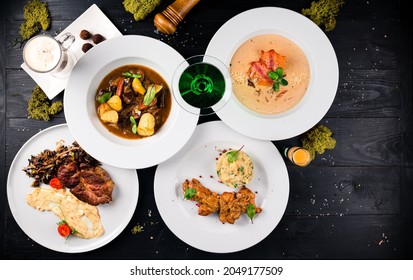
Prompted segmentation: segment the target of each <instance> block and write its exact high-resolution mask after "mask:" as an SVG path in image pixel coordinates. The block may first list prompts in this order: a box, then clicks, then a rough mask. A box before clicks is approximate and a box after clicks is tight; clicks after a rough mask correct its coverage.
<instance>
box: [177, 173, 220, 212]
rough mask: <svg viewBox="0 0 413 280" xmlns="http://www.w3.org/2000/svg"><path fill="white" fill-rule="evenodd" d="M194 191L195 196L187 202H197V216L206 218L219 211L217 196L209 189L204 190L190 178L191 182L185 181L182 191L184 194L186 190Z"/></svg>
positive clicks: (196, 181) (197, 182) (195, 180)
mask: <svg viewBox="0 0 413 280" xmlns="http://www.w3.org/2000/svg"><path fill="white" fill-rule="evenodd" d="M191 188H192V189H195V190H196V192H195V195H194V196H193V197H191V198H189V200H193V201H196V202H198V206H199V208H198V214H199V215H201V216H208V215H209V214H211V213H214V212H217V211H218V210H219V196H218V195H217V193H216V192H211V190H210V189H208V188H205V187H204V186H203V185H202V184H201V183H200V182H199V181H198V180H197V179H195V178H192V180H191V181H189V180H185V182H184V183H183V184H182V190H183V192H184V193H185V191H186V190H187V189H191Z"/></svg>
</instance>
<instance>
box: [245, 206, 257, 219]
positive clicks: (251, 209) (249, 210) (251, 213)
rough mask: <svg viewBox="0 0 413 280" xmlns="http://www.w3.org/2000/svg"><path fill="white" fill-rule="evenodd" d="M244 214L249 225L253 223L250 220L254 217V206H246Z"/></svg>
mask: <svg viewBox="0 0 413 280" xmlns="http://www.w3.org/2000/svg"><path fill="white" fill-rule="evenodd" d="M246 213H247V216H248V218H250V220H251V223H254V222H253V221H252V219H253V218H254V216H255V206H254V205H253V204H251V203H250V204H248V206H247V210H246Z"/></svg>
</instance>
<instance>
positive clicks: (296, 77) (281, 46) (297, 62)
mask: <svg viewBox="0 0 413 280" xmlns="http://www.w3.org/2000/svg"><path fill="white" fill-rule="evenodd" d="M269 51H275V52H276V53H277V55H278V54H279V55H280V56H282V57H283V59H284V60H285V64H284V65H283V66H284V67H283V74H284V75H285V76H284V79H285V80H287V81H288V85H286V86H280V88H279V90H278V91H275V90H274V89H273V87H272V84H270V85H268V84H266V85H263V84H262V83H259V82H256V81H255V80H254V79H252V77H251V74H250V67H251V65H252V63H254V62H259V61H260V59H261V57H262V53H263V52H269ZM275 67H276V65H275ZM264 68H265V67H264ZM265 69H267V68H265ZM273 70H275V69H273ZM260 71H261V70H260ZM230 72H231V77H232V80H233V91H234V95H235V96H236V98H237V99H238V100H239V101H240V102H241V103H242V104H243V105H244V106H246V107H247V108H249V109H251V110H253V111H255V112H257V113H260V114H267V115H270V114H279V113H283V112H285V111H288V110H289V109H291V108H292V107H293V106H294V105H296V104H297V103H298V102H299V101H300V100H301V99H302V98H303V97H304V95H305V93H306V91H307V87H308V83H309V80H310V66H309V64H308V61H307V58H306V56H305V54H304V52H303V51H302V50H301V49H300V47H298V46H297V45H296V44H295V43H293V42H292V41H291V40H289V39H287V38H285V37H283V36H279V35H274V34H265V35H259V36H255V37H252V38H250V39H249V40H248V41H246V42H245V43H243V44H242V45H241V46H240V47H239V48H238V50H237V51H236V52H235V54H234V56H233V57H232V60H231V64H230ZM265 72H266V71H265ZM265 74H267V73H265ZM266 78H267V79H268V77H266ZM270 82H271V80H270Z"/></svg>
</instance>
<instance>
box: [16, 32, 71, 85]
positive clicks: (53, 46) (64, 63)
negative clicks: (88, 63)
mask: <svg viewBox="0 0 413 280" xmlns="http://www.w3.org/2000/svg"><path fill="white" fill-rule="evenodd" d="M74 41H75V37H74V36H73V35H72V34H70V33H65V34H62V35H61V36H60V37H59V38H58V39H55V38H54V37H52V36H50V35H47V34H41V35H37V36H34V37H33V38H31V39H30V40H29V41H27V43H26V44H25V45H24V48H23V60H24V63H26V65H27V66H28V67H29V68H30V70H32V71H34V72H37V73H50V74H52V75H53V76H55V77H57V78H64V77H67V76H68V75H69V74H70V71H71V70H72V68H73V66H74V64H75V62H76V59H75V57H74V55H72V54H69V53H68V49H69V48H70V46H71V45H72V44H73V42H74Z"/></svg>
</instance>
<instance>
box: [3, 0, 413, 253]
mask: <svg viewBox="0 0 413 280" xmlns="http://www.w3.org/2000/svg"><path fill="white" fill-rule="evenodd" d="M3 2H4V1H2V3H1V9H0V13H1V16H0V19H1V29H0V42H1V48H0V71H1V72H0V73H1V75H0V130H1V135H0V147H1V148H0V149H1V152H0V166H1V167H0V180H1V181H0V186H1V188H0V259H228V258H230V259H413V238H412V236H413V225H412V224H413V207H412V206H413V172H412V171H413V149H412V146H413V145H412V144H413V119H412V57H411V51H412V46H411V35H412V32H411V31H412V30H411V29H409V27H408V26H409V24H411V17H412V13H411V12H409V10H408V8H407V2H408V1H378V0H352V1H347V3H346V4H345V5H344V6H343V8H342V9H341V11H340V14H339V16H338V18H337V27H336V29H335V30H333V31H331V32H327V33H326V34H327V36H328V37H329V39H330V40H331V42H332V45H333V46H334V48H335V51H336V54H337V57H338V62H339V68H340V79H339V85H338V91H337V95H336V98H335V101H334V103H333V105H332V107H331V108H330V110H329V111H328V113H327V114H326V116H325V117H324V118H323V119H322V121H321V122H320V123H322V124H325V125H327V126H328V127H329V128H330V129H331V130H332V131H333V132H334V137H335V138H336V139H337V147H336V148H335V149H334V150H328V151H327V152H326V153H325V154H324V155H323V156H318V157H317V158H316V160H314V161H313V162H312V163H311V164H310V166H308V167H306V168H299V167H295V166H292V165H291V164H290V163H288V162H287V168H288V172H289V176H290V198H289V202H288V207H287V210H286V212H285V215H284V217H283V219H282V220H281V222H280V224H279V225H278V227H277V228H276V229H275V230H274V231H273V232H272V233H271V234H270V235H269V236H268V237H267V238H265V239H264V240H263V241H262V242H260V243H259V244H257V245H256V246H254V247H252V248H250V249H247V250H244V251H241V252H237V253H232V254H211V253H206V252H203V251H200V250H197V249H195V248H192V247H190V246H188V245H187V244H185V243H184V242H182V241H181V240H179V239H178V238H177V237H176V236H175V235H174V234H173V233H172V232H171V231H170V230H169V229H168V228H167V227H166V226H165V224H164V222H163V220H162V218H161V217H160V215H159V212H158V210H157V208H156V205H155V200H154V192H153V177H154V174H155V169H156V168H155V167H151V168H147V169H142V170H137V172H138V175H139V183H140V197H139V202H138V206H137V208H136V211H135V213H134V215H133V217H132V219H131V221H130V223H129V224H128V226H127V227H126V229H125V230H124V231H123V232H122V233H121V234H120V235H119V236H118V237H117V238H116V239H114V240H113V241H112V242H111V243H109V244H108V245H106V246H104V247H102V248H99V249H97V250H94V251H91V252H87V253H82V254H63V253H58V252H54V251H51V250H49V249H46V248H44V247H42V246H40V245H38V244H37V243H36V242H34V241H33V240H31V239H30V238H29V237H28V236H26V234H24V232H23V231H22V230H21V229H20V227H19V226H18V225H17V224H16V222H15V220H14V218H13V216H12V213H11V211H10V208H9V205H8V201H7V193H6V180H7V175H8V170H9V167H10V164H11V162H12V161H13V158H14V156H15V155H16V153H17V151H18V150H19V149H20V147H21V146H22V145H23V144H24V143H25V142H26V141H27V140H28V139H29V138H30V137H31V136H33V135H34V134H36V133H37V132H39V131H40V130H42V129H44V128H47V127H49V126H53V125H56V124H60V123H64V122H65V116H64V113H63V112H62V113H59V114H58V115H57V116H56V117H54V118H53V119H52V120H51V121H49V122H44V121H38V120H33V119H28V118H27V101H28V99H29V97H30V94H31V91H32V89H33V88H34V86H35V82H34V81H33V80H32V79H31V78H30V76H29V75H28V74H27V73H26V72H25V71H23V70H22V69H21V68H20V65H21V63H22V49H21V48H19V46H18V45H17V46H13V41H14V40H15V39H16V38H18V30H19V27H20V24H21V23H22V20H23V6H24V4H25V3H26V1H25V0H15V1H6V2H5V3H3ZM121 2H122V1H112V0H96V1H83V0H72V1H61V0H48V1H47V3H48V7H49V10H50V13H51V17H52V25H51V28H50V30H49V31H48V33H50V34H55V32H59V31H61V30H63V29H64V28H65V27H66V26H68V25H69V24H70V23H71V22H72V21H73V20H74V19H75V18H77V17H78V16H79V15H80V14H82V13H83V12H84V11H85V10H86V9H87V8H88V7H89V6H90V5H91V4H93V3H96V4H97V5H98V6H99V7H100V9H101V10H102V11H103V12H104V13H105V14H106V15H107V17H108V18H109V19H110V20H111V21H112V22H113V23H114V24H115V26H116V27H117V28H118V29H119V30H120V31H121V32H122V33H123V34H125V35H126V34H139V35H145V36H149V37H153V38H156V39H158V40H161V41H163V42H165V43H167V44H169V45H171V46H172V47H173V48H175V49H176V50H177V51H178V52H179V53H181V54H182V55H183V56H185V57H188V56H190V55H195V54H200V53H204V52H205V49H206V47H207V45H208V42H209V40H210V39H211V38H212V36H213V35H214V33H215V32H216V31H217V30H218V29H219V27H220V26H221V25H222V24H223V23H224V22H226V21H227V20H229V19H230V18H231V17H233V16H235V15H236V14H238V13H240V12H243V11H245V10H248V9H251V8H255V7H262V6H277V7H284V8H288V9H291V10H294V11H297V12H300V11H301V9H302V8H304V7H309V5H310V2H311V1H310V0H295V1H285V0H284V1H271V0H263V1H251V0H238V1H217V0H209V1H206V0H204V1H201V2H200V3H199V4H198V5H197V6H196V7H195V8H194V9H193V10H192V11H191V12H190V13H189V14H188V16H187V17H186V18H185V21H184V22H183V23H182V24H181V25H180V26H179V28H178V32H177V33H175V34H174V35H171V36H166V35H163V34H161V33H158V32H155V27H154V25H153V15H151V16H149V17H148V18H147V20H145V21H143V22H134V21H133V20H132V16H131V15H130V14H128V13H126V12H125V10H124V9H123V6H122V3H121ZM171 2H172V1H166V0H165V1H163V3H162V5H161V6H160V7H158V9H157V10H156V11H157V12H158V11H162V10H163V8H165V7H166V6H167V5H168V4H170V3H171ZM63 94H64V92H63V93H61V94H59V96H58V97H57V98H56V99H62V96H63ZM314 109H315V110H316V108H314ZM216 119H218V117H216V116H215V115H214V116H210V117H202V118H201V119H200V123H202V122H206V121H210V120H216ZM298 141H299V137H298V136H297V137H295V138H292V139H288V140H285V141H279V142H274V144H275V145H276V146H277V147H281V146H283V145H285V144H297V143H298ZM148 210H150V211H151V215H148ZM137 224H140V225H145V230H144V232H142V233H140V234H136V235H134V234H132V233H131V230H132V228H133V227H134V226H135V225H137Z"/></svg>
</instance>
